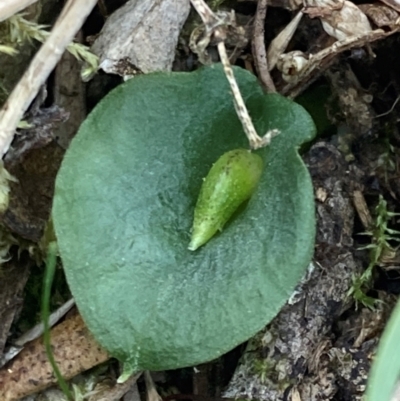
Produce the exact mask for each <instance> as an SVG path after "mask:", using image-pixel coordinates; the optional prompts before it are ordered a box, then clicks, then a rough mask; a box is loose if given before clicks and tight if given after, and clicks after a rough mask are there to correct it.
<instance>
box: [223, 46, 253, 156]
mask: <svg viewBox="0 0 400 401" xmlns="http://www.w3.org/2000/svg"><path fill="white" fill-rule="evenodd" d="M218 53H219V56H220V58H221V62H222V65H223V67H224V72H225V75H226V78H227V79H228V82H229V85H230V87H231V90H232V95H233V104H234V105H235V110H236V113H237V115H238V117H239V119H240V121H241V123H242V126H243V130H244V132H245V134H246V136H247V138H248V139H249V142H250V145H251V147H252V148H254V147H257V143H258V142H259V140H260V139H261V138H260V137H259V136H258V134H257V131H256V129H255V128H254V125H253V122H252V121H251V117H250V115H249V112H248V110H247V108H246V105H245V104H244V100H243V97H242V94H241V93H240V89H239V86H238V84H237V82H236V79H235V76H234V75H233V70H232V67H231V65H230V63H229V58H228V55H227V53H226V48H225V44H224V42H219V43H218Z"/></svg>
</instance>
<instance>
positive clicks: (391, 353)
mask: <svg viewBox="0 0 400 401" xmlns="http://www.w3.org/2000/svg"><path fill="white" fill-rule="evenodd" d="M399 338H400V302H398V303H397V306H396V307H395V309H394V311H393V313H392V316H391V317H390V320H389V323H388V324H387V326H386V327H385V331H384V332H383V335H382V337H381V339H380V342H379V347H378V352H377V355H376V358H375V361H374V363H373V364H372V368H371V372H370V376H369V380H368V387H367V397H366V401H391V400H393V393H394V391H395V386H396V383H398V382H399V379H400V341H399Z"/></svg>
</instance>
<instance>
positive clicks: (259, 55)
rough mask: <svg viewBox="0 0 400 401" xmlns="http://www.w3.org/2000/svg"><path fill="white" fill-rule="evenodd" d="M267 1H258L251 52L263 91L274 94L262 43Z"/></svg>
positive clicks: (274, 90) (265, 52)
mask: <svg viewBox="0 0 400 401" xmlns="http://www.w3.org/2000/svg"><path fill="white" fill-rule="evenodd" d="M267 1H268V0H258V5H257V12H256V19H255V21H254V31H253V41H252V50H253V55H254V63H255V66H256V70H257V73H258V76H259V78H260V81H261V83H262V85H263V87H264V89H265V90H266V91H267V92H276V89H275V85H274V81H273V80H272V78H271V75H270V73H269V68H268V59H267V51H266V48H265V41H264V34H265V29H264V25H265V17H266V15H267Z"/></svg>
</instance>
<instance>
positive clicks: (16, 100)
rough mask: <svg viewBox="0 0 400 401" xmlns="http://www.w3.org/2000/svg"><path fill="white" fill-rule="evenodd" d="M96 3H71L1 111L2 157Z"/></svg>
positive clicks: (82, 0) (79, 0)
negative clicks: (19, 124) (18, 126)
mask: <svg viewBox="0 0 400 401" xmlns="http://www.w3.org/2000/svg"><path fill="white" fill-rule="evenodd" d="M96 3H97V0H68V2H67V3H66V5H65V6H64V8H63V10H62V12H61V14H60V16H59V17H58V20H57V22H56V23H55V25H54V27H53V29H52V31H51V33H50V35H49V37H48V39H47V41H46V42H45V43H44V44H43V46H42V47H41V48H40V50H39V51H38V52H37V53H36V55H35V57H34V58H33V60H32V62H31V64H30V66H29V67H28V69H27V70H26V72H25V74H24V75H23V76H22V78H21V79H20V81H19V82H18V84H17V86H16V87H15V89H14V90H13V92H12V93H11V95H10V96H9V98H8V99H7V101H6V103H5V104H4V105H3V108H2V110H1V111H0V158H1V157H3V156H4V154H5V153H6V152H7V150H8V148H9V146H10V144H11V142H12V140H13V137H14V133H15V129H16V127H17V124H18V123H19V121H20V120H21V118H22V116H23V114H24V113H25V111H26V110H27V108H28V107H29V105H30V104H31V102H32V100H33V99H34V98H35V96H36V94H37V93H38V91H39V88H40V87H41V86H42V85H43V84H44V82H45V81H46V79H47V78H48V76H49V75H50V73H51V71H52V70H53V69H54V67H55V65H56V64H57V62H58V61H59V60H60V58H61V56H62V54H63V52H64V50H65V48H66V47H67V46H68V45H69V44H70V43H71V42H72V40H73V38H74V36H75V35H76V33H77V32H78V31H79V29H80V28H81V27H82V25H83V23H84V21H85V20H86V17H87V16H88V15H89V13H90V12H91V11H92V9H93V7H94V6H95V5H96ZM0 8H1V7H0Z"/></svg>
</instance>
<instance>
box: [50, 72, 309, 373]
mask: <svg viewBox="0 0 400 401" xmlns="http://www.w3.org/2000/svg"><path fill="white" fill-rule="evenodd" d="M234 71H235V76H236V78H237V80H238V83H239V86H240V89H241V91H242V94H243V96H244V99H245V100H246V103H247V105H248V108H249V110H250V113H251V115H252V118H253V121H254V123H255V126H256V128H257V130H258V132H259V133H260V134H261V135H263V134H264V133H265V132H266V131H267V130H268V129H273V128H277V129H279V130H280V131H281V134H280V135H279V136H278V137H276V138H274V139H273V141H272V144H271V146H269V147H268V148H266V149H263V150H261V151H259V154H260V155H261V156H262V157H263V158H264V162H265V170H264V171H263V173H262V176H261V179H260V182H259V185H258V187H257V189H256V191H255V193H254V195H253V196H252V198H251V199H250V201H249V202H248V204H247V205H246V206H245V207H244V208H243V209H242V210H241V211H240V212H239V213H237V214H236V216H235V217H234V218H233V219H232V220H231V221H230V222H229V223H228V224H227V225H226V226H225V228H224V230H223V231H222V232H221V233H220V234H218V235H216V236H215V237H213V238H212V239H211V240H210V241H209V242H208V243H207V244H206V245H204V246H203V247H201V248H200V249H198V250H197V251H195V252H192V251H189V250H188V249H187V248H188V244H189V241H190V235H191V233H190V230H191V226H192V221H193V212H194V207H195V204H196V200H197V197H198V194H199V191H200V187H201V184H202V179H203V177H205V176H206V175H207V172H208V171H209V169H210V167H211V165H212V164H213V163H214V162H215V161H216V160H217V159H218V158H219V157H220V156H221V155H222V154H223V153H224V152H226V151H228V150H231V149H235V148H241V147H248V142H247V139H246V137H245V135H244V133H243V130H242V128H241V125H240V122H239V120H238V118H237V116H236V113H235V110H234V107H233V102H232V98H231V95H230V90H229V86H228V83H227V81H226V78H225V76H224V74H223V70H222V68H221V67H220V66H213V67H207V68H202V69H200V70H198V71H196V72H194V73H162V74H161V73H158V74H151V75H145V76H139V77H137V78H134V79H132V80H130V81H128V82H127V83H125V84H123V85H121V86H119V87H118V88H116V89H115V90H114V91H112V92H111V93H110V94H109V95H108V96H106V98H105V99H104V100H103V101H101V102H100V104H98V106H97V107H96V108H95V109H94V110H93V112H92V113H91V114H90V116H89V117H88V118H87V120H86V121H85V122H84V123H83V125H82V127H81V128H80V130H79V133H78V134H77V136H76V137H75V139H74V140H73V141H72V144H71V146H70V148H69V149H68V151H67V153H66V156H65V159H64V161H63V164H62V167H61V169H60V172H59V175H58V178H57V183H56V193H55V198H54V208H53V218H54V225H55V230H56V234H57V238H58V242H59V249H60V253H61V257H62V260H63V263H64V268H65V272H66V275H67V280H68V283H69V285H70V288H71V291H72V293H73V295H74V297H75V299H76V302H77V304H78V307H79V310H80V312H81V313H82V316H83V318H84V320H85V322H86V323H87V325H88V327H89V329H90V330H91V331H92V332H93V334H94V335H95V337H96V338H97V340H98V341H99V342H100V344H102V345H103V346H104V347H105V348H106V349H107V350H108V351H109V352H110V353H111V354H112V355H113V356H115V357H117V358H119V359H120V360H122V361H124V362H126V363H127V365H128V366H129V369H130V370H139V369H149V370H161V369H172V368H178V367H183V366H189V365H194V364H198V363H201V362H205V361H208V360H211V359H213V358H216V357H218V356H219V355H221V354H223V353H225V352H227V351H228V350H230V349H232V348H233V347H235V346H236V345H238V344H240V343H241V342H243V341H245V340H247V339H248V338H250V337H251V336H253V335H254V334H255V333H256V332H257V331H258V330H260V329H261V328H262V327H263V326H264V325H265V324H266V323H268V322H269V321H270V320H271V319H272V318H273V317H274V316H275V315H276V314H277V313H278V311H279V309H280V308H281V307H282V305H283V304H284V303H285V302H286V300H287V299H288V297H289V296H290V295H291V293H292V291H293V289H294V287H295V285H296V283H297V282H298V281H299V279H300V278H301V276H302V275H303V274H304V272H305V269H306V267H307V265H308V263H309V262H310V259H311V256H312V252H313V244H314V234H315V216H314V203H313V190H312V185H311V180H310V177H309V174H308V171H307V169H306V167H305V166H304V164H303V162H302V160H301V158H300V157H299V155H298V153H297V149H298V147H299V146H300V145H301V144H302V143H303V142H305V141H308V140H310V139H311V138H312V137H313V135H314V131H315V128H314V124H313V122H312V120H311V118H310V116H309V115H308V114H307V112H305V111H304V109H303V108H302V107H300V106H299V105H296V104H295V103H293V102H291V101H289V100H287V99H285V98H283V97H281V96H279V95H264V94H263V93H262V90H261V88H260V86H259V85H258V83H257V81H256V79H255V77H254V76H252V75H251V74H250V73H248V72H246V71H244V70H242V69H238V68H237V69H235V70H234Z"/></svg>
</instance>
